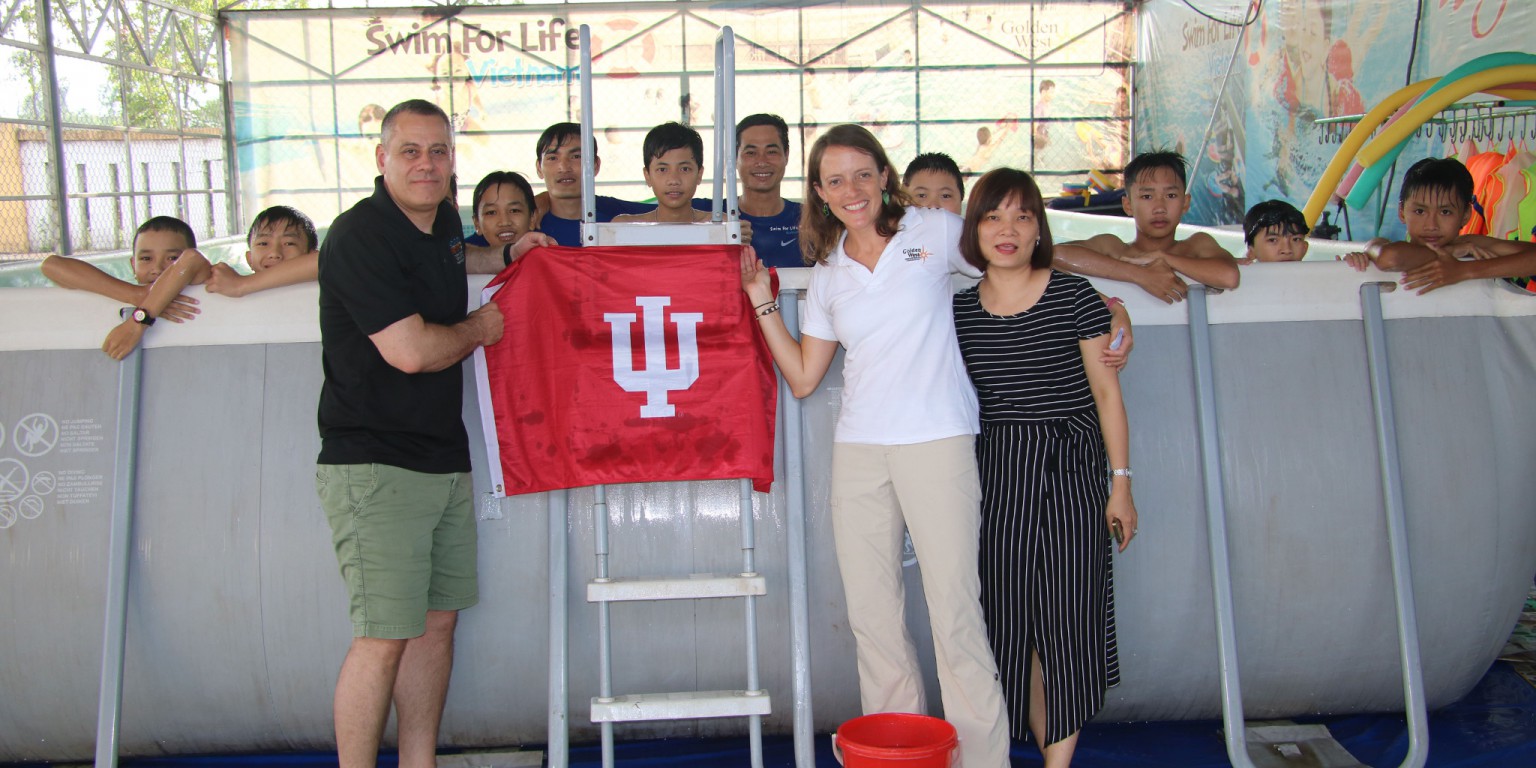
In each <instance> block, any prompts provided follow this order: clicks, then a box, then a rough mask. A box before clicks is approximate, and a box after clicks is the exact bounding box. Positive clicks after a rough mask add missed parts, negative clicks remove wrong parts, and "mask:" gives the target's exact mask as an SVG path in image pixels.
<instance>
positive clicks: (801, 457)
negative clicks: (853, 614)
mask: <svg viewBox="0 0 1536 768" xmlns="http://www.w3.org/2000/svg"><path fill="white" fill-rule="evenodd" d="M779 306H780V307H781V309H780V310H779V314H781V315H782V316H783V317H784V327H785V328H787V329H789V334H790V335H791V336H794V337H795V338H799V337H800V293H799V292H798V291H783V292H781V293H780V294H779ZM779 401H780V402H782V403H783V404H784V502H785V505H786V507H787V508H788V509H787V513H788V515H787V519H786V521H785V535H786V536H787V537H788V539H789V540H788V542H787V543H788V557H789V656H790V674H791V677H792V682H791V688H792V694H793V699H794V709H795V717H794V720H795V722H794V734H795V766H796V768H816V731H815V725H816V723H815V719H814V717H813V713H812V711H811V600H810V587H809V586H808V584H809V580H808V578H807V574H806V571H807V568H806V563H807V559H806V525H805V436H804V429H803V426H804V425H803V422H802V421H801V404H800V400H799V399H798V398H796V397H795V396H794V395H793V394H791V393H790V391H789V383H788V382H786V381H784V377H782V376H780V377H779Z"/></svg>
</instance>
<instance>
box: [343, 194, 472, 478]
mask: <svg viewBox="0 0 1536 768" xmlns="http://www.w3.org/2000/svg"><path fill="white" fill-rule="evenodd" d="M462 231H463V230H462V228H461V225H460V223H459V214H458V211H457V210H455V208H454V207H453V205H452V204H450V203H448V202H447V201H444V202H443V204H442V205H440V206H439V207H438V209H437V220H436V221H435V222H433V225H432V234H430V235H429V234H427V233H425V232H422V231H421V230H419V229H417V228H416V225H415V224H412V223H411V220H410V219H408V218H406V215H405V212H404V211H401V210H400V207H399V206H398V205H396V204H395V201H394V200H393V199H391V198H390V196H389V193H388V192H387V191H385V189H384V179H383V177H379V178H377V179H376V180H375V181H374V191H373V196H372V197H369V198H366V199H364V200H361V201H359V202H358V203H357V205H354V206H352V208H351V209H350V210H348V211H346V212H345V213H343V214H341V215H340V216H337V217H336V222H335V223H334V224H332V225H331V230H330V233H329V234H328V235H327V236H326V238H325V243H324V244H323V245H321V247H320V347H321V350H322V357H323V362H324V367H325V384H324V386H323V387H322V388H321V390H320V459H319V463H321V464H369V463H375V462H376V463H380V464H389V465H392V466H396V467H402V468H404V469H409V470H413V471H416V472H430V473H434V474H442V473H448V472H468V471H469V437H468V435H467V434H466V433H465V431H464V422H463V418H462V411H463V399H464V389H463V387H464V383H463V378H462V375H461V373H460V368H459V366H458V365H452V366H449V367H448V368H447V369H445V370H442V371H437V372H435V373H416V374H407V373H404V372H402V371H400V370H399V369H398V368H395V367H394V366H392V365H390V364H389V363H388V362H386V361H385V360H384V357H383V355H380V354H379V350H378V347H375V346H374V344H373V341H372V340H371V339H369V338H368V337H369V336H370V335H372V334H375V333H378V332H379V331H382V330H384V329H385V328H387V327H389V326H390V325H393V324H394V323H395V322H397V321H399V320H403V319H405V318H407V317H410V316H411V315H416V314H419V315H421V317H422V319H423V320H425V321H426V322H428V323H435V324H438V325H452V324H454V323H457V322H459V321H461V320H463V319H464V317H465V313H466V311H467V305H468V295H469V285H468V283H467V282H466V279H465V272H464V242H463V239H462Z"/></svg>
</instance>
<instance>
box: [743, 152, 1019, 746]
mask: <svg viewBox="0 0 1536 768" xmlns="http://www.w3.org/2000/svg"><path fill="white" fill-rule="evenodd" d="M807 169H808V173H807V184H806V199H805V204H804V207H803V209H802V210H803V213H802V215H801V220H800V249H801V251H802V253H804V254H805V255H806V256H807V257H808V258H809V259H810V260H812V261H814V262H815V267H814V269H813V270H812V272H811V283H810V289H809V292H808V294H807V297H806V303H807V310H806V315H805V325H804V328H803V331H804V333H803V335H802V339H801V341H800V342H796V341H795V339H794V337H792V336H790V335H789V332H788V331H787V330H786V329H785V327H784V323H783V321H782V319H781V318H780V317H779V316H778V315H777V314H775V313H776V311H777V309H778V305H777V304H776V303H775V301H774V297H773V294H772V292H771V290H770V288H769V282H768V273H767V270H765V269H763V267H762V263H761V262H759V261H757V260H756V259H755V258H753V257H752V255H751V254H750V250H748V252H747V253H746V254H745V255H744V257H743V263H742V284H743V286H744V288H745V290H746V292H747V294H748V296H749V298H750V299H751V300H752V304H753V305H754V306H755V307H756V308H757V309H756V312H757V316H758V318H759V320H758V322H759V325H760V326H761V328H762V330H763V334H764V336H765V337H766V338H767V340H768V346H769V349H770V350H772V352H773V357H774V361H775V362H776V363H777V364H778V366H779V370H780V371H781V372H782V373H783V375H784V378H785V380H786V381H788V382H789V386H790V389H791V391H793V392H794V394H795V396H796V397H805V396H806V395H808V394H810V393H811V392H812V391H814V390H815V389H816V387H817V385H818V384H820V383H821V379H822V377H823V376H824V375H825V374H826V372H827V369H828V367H829V366H830V365H831V363H832V357H833V355H834V354H835V353H836V351H837V347H838V345H839V344H841V345H842V346H843V347H844V348H845V349H846V350H847V355H846V357H845V360H844V364H843V379H844V389H843V402H842V406H841V413H840V415H839V416H838V420H837V431H836V437H835V444H834V446H833V450H832V491H831V496H832V498H831V508H832V531H833V535H834V537H835V540H836V547H837V560H838V567H839V570H840V571H841V573H842V577H843V591H844V592H845V593H846V596H847V603H848V623H849V626H850V627H851V628H852V629H853V634H854V641H855V644H856V647H857V650H858V662H859V693H860V698H861V701H862V704H863V708H864V712H865V713H866V714H869V713H875V712H923V711H925V709H926V702H925V699H924V694H923V684H922V677H921V673H920V672H919V670H918V665H917V654H916V650H915V648H914V647H913V644H912V639H911V637H910V636H909V635H908V634H907V629H906V620H905V617H904V609H905V596H904V594H903V588H902V573H901V549H902V538H903V537H902V531H903V529H904V528H905V529H906V530H908V531H910V532H911V534H912V543H913V545H914V546H915V547H916V549H917V555H918V558H919V559H920V560H921V561H922V577H923V592H924V595H925V596H926V598H927V602H928V612H929V621H930V622H931V624H932V630H933V641H934V648H935V652H936V655H937V661H938V671H939V684H940V687H941V694H942V697H943V701H944V712H945V714H946V715H947V716H948V719H949V721H950V722H951V723H952V724H953V725H954V726H955V729H956V731H958V732H959V735H960V757H961V765H963V766H965V768H1004V767H1005V766H1007V765H1008V746H1009V745H1008V723H1007V718H1006V715H1005V714H1004V709H1003V697H1002V689H1001V688H1000V686H999V684H998V681H997V666H996V664H995V663H994V661H993V659H992V650H991V648H990V647H989V646H988V643H987V630H986V625H985V624H984V622H983V620H982V614H981V604H980V594H981V583H980V579H979V577H978V569H977V536H978V534H979V531H980V525H981V521H980V513H979V504H980V500H981V486H980V481H979V479H978V476H977V471H976V453H975V444H974V440H975V434H976V431H977V424H978V417H977V404H976V393H975V390H973V389H972V388H971V383H970V379H969V378H968V377H967V375H966V371H965V363H964V361H963V360H962V359H961V357H960V348H959V345H958V342H957V341H956V339H955V324H954V317H953V315H952V313H951V310H950V305H951V298H950V297H951V295H952V291H951V288H950V273H951V272H956V271H958V272H964V273H966V274H969V275H971V276H973V277H974V276H978V275H979V272H978V271H977V270H976V269H975V268H974V267H971V266H970V265H969V264H967V263H966V262H965V260H964V259H963V258H962V257H961V256H960V251H959V247H958V246H959V241H960V230H961V225H962V222H961V219H960V217H958V216H956V215H954V214H952V213H949V212H947V211H941V210H937V209H928V208H916V207H911V200H910V198H909V197H908V196H907V194H906V192H905V191H904V190H903V189H902V188H901V185H900V183H899V180H898V178H897V176H896V174H895V173H894V172H893V170H892V168H891V163H890V160H889V159H888V158H887V157H886V154H885V150H884V149H883V148H882V147H881V146H880V143H879V141H877V140H876V139H875V137H874V136H873V135H871V134H870V133H869V131H867V130H865V129H864V128H862V127H859V126H857V125H839V126H836V127H834V128H832V129H831V130H829V131H827V132H826V133H825V134H823V135H822V136H821V137H820V138H818V139H817V140H816V142H815V144H814V145H813V146H812V147H811V154H810V159H809V162H808V163H807Z"/></svg>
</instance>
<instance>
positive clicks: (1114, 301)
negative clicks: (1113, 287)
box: [1104, 296, 1125, 309]
mask: <svg viewBox="0 0 1536 768" xmlns="http://www.w3.org/2000/svg"><path fill="white" fill-rule="evenodd" d="M1123 306H1125V302H1124V301H1123V300H1121V298H1120V297H1119V296H1107V297H1105V298H1104V308H1105V309H1114V308H1115V307H1123Z"/></svg>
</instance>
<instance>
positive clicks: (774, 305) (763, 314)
mask: <svg viewBox="0 0 1536 768" xmlns="http://www.w3.org/2000/svg"><path fill="white" fill-rule="evenodd" d="M777 311H779V303H778V302H777V301H775V302H773V303H772V304H770V305H769V306H768V308H767V309H765V310H763V311H761V312H758V313H757V319H759V320H761V319H763V318H765V317H767V316H769V315H771V314H773V313H775V312H777Z"/></svg>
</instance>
